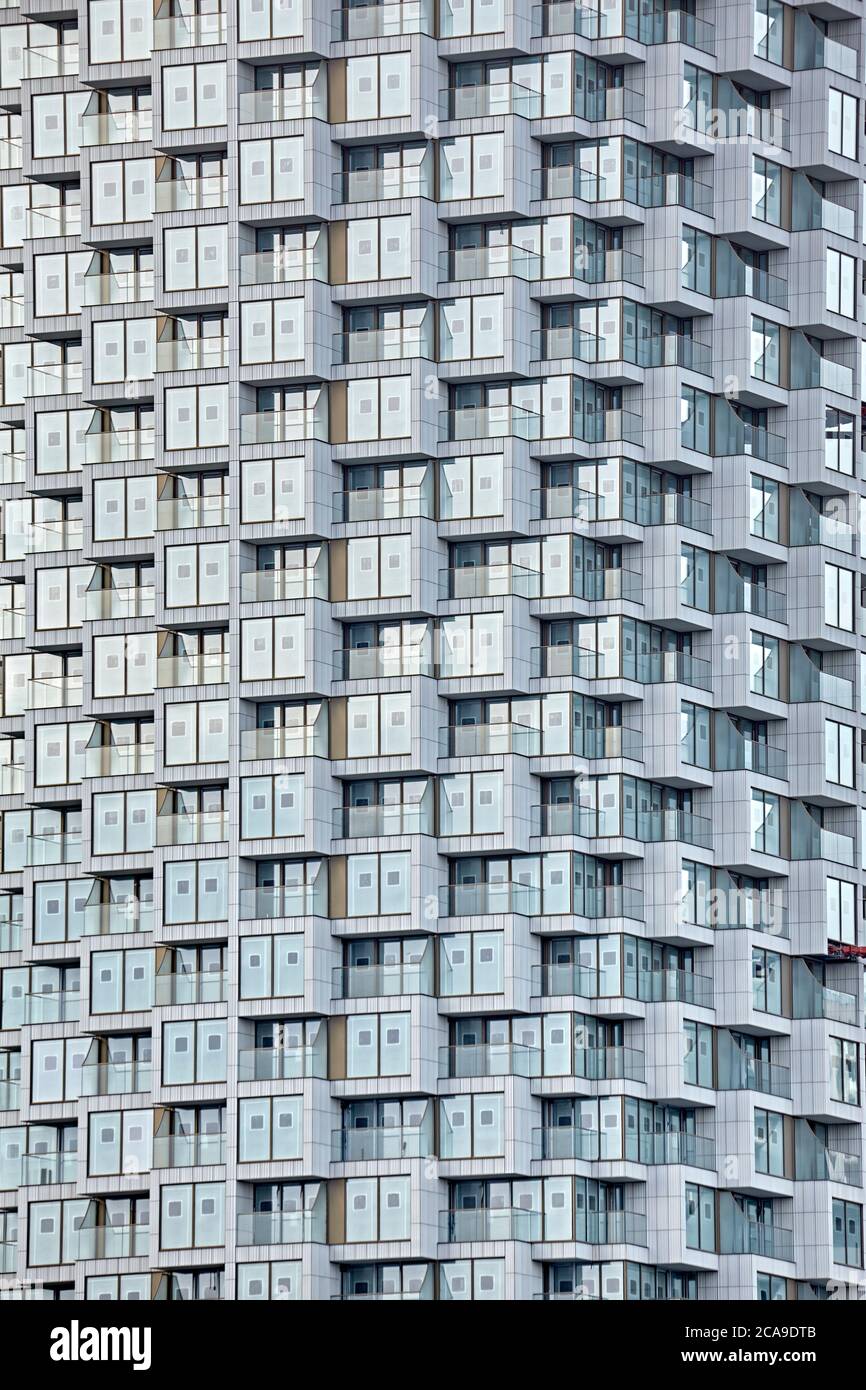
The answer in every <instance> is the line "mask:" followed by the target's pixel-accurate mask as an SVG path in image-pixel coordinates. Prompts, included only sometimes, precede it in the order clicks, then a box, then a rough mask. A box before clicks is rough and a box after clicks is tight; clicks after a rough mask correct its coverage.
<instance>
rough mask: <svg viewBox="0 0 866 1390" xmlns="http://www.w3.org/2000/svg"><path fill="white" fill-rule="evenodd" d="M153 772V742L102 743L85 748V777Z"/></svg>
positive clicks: (129, 775)
mask: <svg viewBox="0 0 866 1390" xmlns="http://www.w3.org/2000/svg"><path fill="white" fill-rule="evenodd" d="M152 772H153V744H152V743H101V744H97V745H96V746H94V747H93V748H90V747H88V748H86V749H85V750H84V775H85V777H134V776H136V775H138V774H152Z"/></svg>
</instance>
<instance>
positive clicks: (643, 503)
mask: <svg viewBox="0 0 866 1390" xmlns="http://www.w3.org/2000/svg"><path fill="white" fill-rule="evenodd" d="M532 497H533V512H534V515H535V516H536V517H537V518H539V519H540V520H544V521H550V520H568V519H574V520H578V521H584V522H592V521H632V522H635V523H636V524H637V525H638V526H687V527H689V528H690V529H691V530H692V531H703V532H704V533H705V534H707V535H711V534H712V530H713V523H712V513H711V508H710V505H709V503H708V502H700V501H698V499H697V498H695V497H685V496H683V495H682V494H681V493H678V492H651V493H646V494H642V495H639V496H638V495H636V494H635V493H628V494H626V495H622V494H621V493H620V492H619V490H618V492H617V495H616V496H612V497H610V496H608V495H607V494H606V493H603V492H585V491H584V490H583V489H582V488H579V487H576V486H575V485H574V484H573V483H558V484H555V485H554V486H553V487H543V488H534V489H533V493H532Z"/></svg>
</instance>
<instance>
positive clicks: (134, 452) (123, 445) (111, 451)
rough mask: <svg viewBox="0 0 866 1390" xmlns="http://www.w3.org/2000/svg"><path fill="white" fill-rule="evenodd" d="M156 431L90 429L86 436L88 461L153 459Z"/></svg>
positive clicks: (85, 445)
mask: <svg viewBox="0 0 866 1390" xmlns="http://www.w3.org/2000/svg"><path fill="white" fill-rule="evenodd" d="M155 438H156V437H155V432H154V430H153V429H151V428H146V429H141V430H95V431H93V432H91V431H90V430H88V431H87V433H86V434H85V436H84V456H85V460H86V462H87V463H135V462H138V461H141V460H145V459H152V458H153V456H154V449H155Z"/></svg>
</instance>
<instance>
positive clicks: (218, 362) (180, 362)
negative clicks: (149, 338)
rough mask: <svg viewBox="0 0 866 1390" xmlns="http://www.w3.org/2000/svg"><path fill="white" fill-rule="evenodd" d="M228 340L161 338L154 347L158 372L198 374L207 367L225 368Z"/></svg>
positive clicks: (222, 338) (227, 356)
mask: <svg viewBox="0 0 866 1390" xmlns="http://www.w3.org/2000/svg"><path fill="white" fill-rule="evenodd" d="M228 363H229V340H228V338H227V337H225V336H223V337H213V338H163V339H161V340H160V341H159V342H158V343H157V345H156V370H157V371H158V372H198V371H204V370H205V368H207V367H227V366H228Z"/></svg>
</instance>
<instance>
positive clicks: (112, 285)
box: [84, 270, 153, 308]
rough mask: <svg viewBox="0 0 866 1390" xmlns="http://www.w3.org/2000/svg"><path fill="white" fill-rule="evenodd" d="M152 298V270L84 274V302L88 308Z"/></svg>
mask: <svg viewBox="0 0 866 1390" xmlns="http://www.w3.org/2000/svg"><path fill="white" fill-rule="evenodd" d="M151 299H153V271H152V270H141V271H137V270H126V271H108V272H106V273H105V274H99V273H93V272H91V271H87V273H86V274H85V276H84V303H85V304H86V305H87V306H88V308H90V307H91V306H98V305H102V304H138V303H141V302H143V301H147V300H151Z"/></svg>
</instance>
